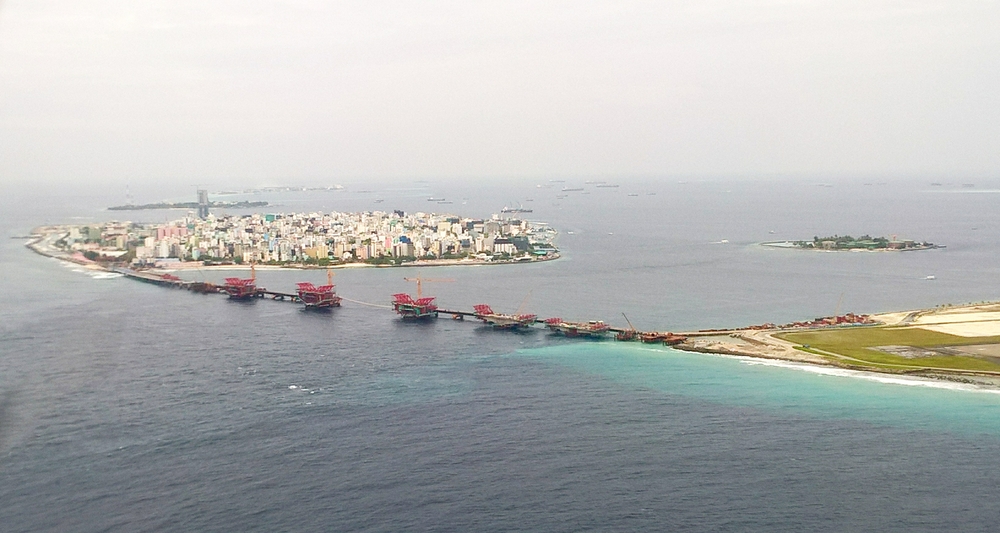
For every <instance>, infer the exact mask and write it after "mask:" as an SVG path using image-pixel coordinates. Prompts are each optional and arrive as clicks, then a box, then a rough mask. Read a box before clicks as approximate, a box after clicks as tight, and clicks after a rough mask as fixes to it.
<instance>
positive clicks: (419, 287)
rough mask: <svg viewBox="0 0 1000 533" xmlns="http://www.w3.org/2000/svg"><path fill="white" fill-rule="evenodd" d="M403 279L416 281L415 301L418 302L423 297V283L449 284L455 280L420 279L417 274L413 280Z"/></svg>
mask: <svg viewBox="0 0 1000 533" xmlns="http://www.w3.org/2000/svg"><path fill="white" fill-rule="evenodd" d="M403 279H404V280H406V281H416V282H417V299H418V300H420V299H421V298H423V297H424V287H423V284H424V282H427V283H441V282H444V283H451V282H453V281H455V280H453V279H451V278H447V279H432V278H422V277H420V275H419V274H417V277H415V278H403Z"/></svg>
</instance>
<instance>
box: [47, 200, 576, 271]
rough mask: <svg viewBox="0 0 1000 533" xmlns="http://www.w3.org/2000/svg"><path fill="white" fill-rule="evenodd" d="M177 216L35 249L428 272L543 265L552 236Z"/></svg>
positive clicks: (102, 227) (375, 220) (325, 217)
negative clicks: (436, 268)
mask: <svg viewBox="0 0 1000 533" xmlns="http://www.w3.org/2000/svg"><path fill="white" fill-rule="evenodd" d="M200 214H202V215H203V216H202V217H195V216H191V215H189V216H185V217H183V218H181V219H178V220H175V221H173V222H168V223H165V224H138V223H132V222H118V221H112V222H107V223H103V224H89V225H75V226H71V225H65V226H49V227H43V228H38V229H36V230H35V231H34V232H33V233H34V235H35V239H33V241H32V243H30V246H31V248H32V249H34V250H35V251H36V252H39V253H42V254H43V255H49V256H53V257H57V258H60V259H64V260H69V261H72V262H76V263H80V264H92V265H94V266H99V267H104V268H115V267H129V268H132V269H137V270H143V269H161V270H162V269H170V270H173V269H186V268H205V267H218V268H230V269H231V268H234V267H240V266H249V265H255V266H257V267H268V266H270V267H283V268H337V267H352V266H354V267H358V266H383V267H388V266H435V265H461V264H504V263H526V262H537V261H548V260H552V259H557V258H558V257H559V250H558V249H556V247H555V246H554V244H553V241H554V239H555V237H556V236H557V234H558V233H557V232H556V231H555V230H554V229H552V228H550V227H548V225H546V224H544V223H534V224H532V223H530V222H528V221H527V220H521V219H518V218H513V217H502V216H501V215H493V216H492V218H488V219H476V218H468V217H459V216H456V215H451V214H436V213H413V214H407V213H405V212H403V211H392V212H383V211H371V212H361V213H340V212H332V213H319V212H313V213H280V214H260V213H258V214H252V215H226V216H215V215H214V214H210V213H200Z"/></svg>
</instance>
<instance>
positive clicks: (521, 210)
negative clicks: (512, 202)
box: [500, 200, 532, 213]
mask: <svg viewBox="0 0 1000 533" xmlns="http://www.w3.org/2000/svg"><path fill="white" fill-rule="evenodd" d="M528 201H529V202H530V201H531V200H528ZM500 212H501V213H531V212H532V210H531V209H527V208H525V207H524V206H522V205H521V204H518V205H517V207H510V206H504V208H503V209H501V210H500Z"/></svg>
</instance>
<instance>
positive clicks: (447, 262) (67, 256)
mask: <svg viewBox="0 0 1000 533" xmlns="http://www.w3.org/2000/svg"><path fill="white" fill-rule="evenodd" d="M44 228H50V229H51V230H52V231H46V230H45V229H44ZM56 228H59V226H39V227H37V228H34V229H32V230H31V235H29V236H26V237H24V239H25V240H26V241H27V242H25V244H24V245H25V246H26V247H27V248H29V249H31V250H32V251H34V252H35V253H37V254H39V255H42V256H45V257H52V258H55V259H59V260H62V261H68V262H71V263H75V264H78V265H81V266H85V267H88V268H93V269H100V270H105V271H108V272H111V271H113V270H114V267H111V266H105V265H103V264H101V263H98V262H96V261H91V260H90V259H87V258H85V257H83V254H79V253H69V252H66V251H65V250H62V249H59V248H56V247H55V246H53V245H52V242H53V238H54V237H60V238H61V237H64V236H65V235H64V234H63V233H61V232H59V231H58V230H56ZM561 258H562V254H560V253H559V252H554V253H551V254H548V255H544V256H538V257H534V258H532V259H531V260H528V261H525V260H522V259H510V260H495V261H486V260H481V259H472V258H461V259H417V260H416V261H409V262H406V263H400V264H390V265H376V264H371V263H338V264H331V265H325V266H320V265H307V264H305V263H292V264H287V265H268V264H254V265H246V264H235V263H233V264H219V265H206V264H204V263H202V262H200V261H176V262H170V263H167V264H166V266H158V267H157V266H154V267H149V268H148V269H146V270H147V271H150V272H177V271H188V270H250V269H251V268H253V269H255V270H326V269H332V270H341V269H351V268H423V267H444V266H492V265H522V264H524V265H530V264H535V263H547V262H550V261H555V260H557V259H561Z"/></svg>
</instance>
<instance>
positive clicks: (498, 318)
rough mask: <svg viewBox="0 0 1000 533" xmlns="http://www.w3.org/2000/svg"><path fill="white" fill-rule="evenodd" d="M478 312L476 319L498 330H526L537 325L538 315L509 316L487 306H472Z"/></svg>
mask: <svg viewBox="0 0 1000 533" xmlns="http://www.w3.org/2000/svg"><path fill="white" fill-rule="evenodd" d="M472 308H473V309H475V310H476V318H478V319H479V320H482V321H483V323H484V324H487V325H489V326H492V327H494V328H497V329H524V328H528V327H530V326H531V325H532V324H534V323H535V320H536V319H537V318H538V315H525V314H514V315H507V314H503V313H497V312H494V311H493V309H492V308H491V307H490V306H488V305H486V304H478V305H474V306H472Z"/></svg>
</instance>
